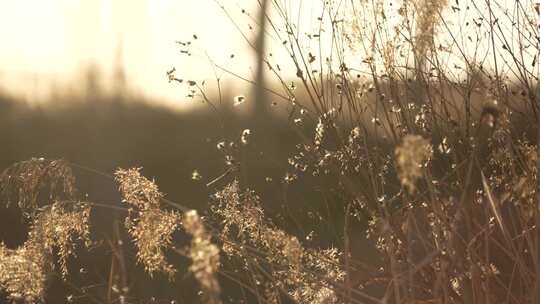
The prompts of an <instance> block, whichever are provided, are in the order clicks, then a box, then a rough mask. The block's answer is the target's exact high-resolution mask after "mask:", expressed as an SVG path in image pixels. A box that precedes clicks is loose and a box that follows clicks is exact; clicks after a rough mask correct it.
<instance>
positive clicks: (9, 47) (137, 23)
mask: <svg viewBox="0 0 540 304" xmlns="http://www.w3.org/2000/svg"><path fill="white" fill-rule="evenodd" d="M215 1H219V2H220V3H223V4H224V5H225V7H226V9H227V11H228V12H229V13H230V18H231V19H232V20H234V22H232V21H231V20H230V19H228V17H227V16H226V14H225V13H224V12H223V10H222V9H221V8H220V7H219V5H217V4H216V2H215ZM507 1H511V0H502V2H501V3H506V2H507ZM281 2H282V3H286V5H287V10H288V11H289V12H292V13H293V15H294V12H302V13H301V14H300V18H297V17H296V16H291V18H294V20H293V22H294V23H297V22H298V21H300V23H301V27H300V29H299V30H298V31H299V33H300V35H304V34H305V33H308V32H312V31H313V30H314V27H316V23H317V21H316V17H318V15H319V14H320V12H321V5H322V3H323V2H324V1H322V0H306V1H301V0H290V1H289V0H283V1H281ZM462 6H463V4H462ZM509 7H511V6H509ZM257 8H258V1H256V0H0V41H1V45H2V46H1V47H0V89H2V90H5V91H7V92H9V93H11V94H15V95H19V96H22V97H25V98H26V99H27V100H29V101H39V100H44V99H47V97H48V96H49V93H51V92H54V91H55V90H58V91H66V90H71V91H73V92H75V93H77V92H81V91H83V90H84V89H85V84H84V80H85V79H86V75H87V74H86V73H87V71H88V68H89V67H94V68H95V69H97V70H98V71H99V72H100V73H99V77H98V80H99V83H100V84H101V85H102V86H103V87H104V88H105V89H111V88H112V87H113V86H114V85H115V84H116V82H115V81H113V80H114V79H115V77H114V75H115V72H116V71H117V70H118V69H119V68H122V69H123V71H124V73H125V75H126V78H127V83H128V85H129V88H130V89H131V90H132V91H133V92H134V93H137V94H142V95H144V96H147V97H149V98H151V99H155V100H160V101H163V102H166V103H168V104H170V105H174V106H183V105H186V104H188V102H186V98H185V97H184V96H185V95H186V91H185V90H182V89H181V88H179V86H176V85H171V84H169V83H168V82H167V77H166V71H167V70H169V69H171V68H172V67H175V68H176V70H177V75H178V77H180V78H183V79H194V80H202V79H205V78H206V79H210V80H211V78H212V73H213V72H212V69H211V67H210V64H209V60H208V58H206V56H207V55H208V56H209V57H210V58H211V59H212V60H214V61H216V62H218V63H220V64H224V65H227V67H228V68H230V69H231V70H233V71H235V72H237V73H239V74H241V75H243V76H245V77H247V78H251V77H252V75H253V73H254V71H253V70H251V69H250V67H252V66H253V62H254V56H253V52H252V50H251V49H250V48H249V47H248V45H247V44H246V42H245V41H244V40H243V39H242V36H241V34H240V32H239V29H240V30H242V31H244V32H247V33H249V30H248V29H249V27H250V26H253V28H254V29H255V30H254V31H253V33H255V32H256V28H257V27H256V26H255V24H254V23H255V22H254V20H251V19H250V16H249V15H248V14H246V13H251V14H252V16H254V17H255V18H256V16H257ZM503 8H504V7H503ZM243 9H244V10H245V13H242V10H243ZM468 14H469V12H463V13H462V16H463V17H466V16H470V15H468ZM448 16H449V18H453V17H452V16H455V14H449V15H448ZM445 19H447V20H449V19H448V18H445ZM463 21H464V20H457V19H456V20H454V21H453V22H455V24H456V26H457V25H462V24H463ZM449 23H451V22H449ZM235 24H236V25H237V26H238V27H239V28H237V27H235ZM329 32H330V31H329ZM456 33H457V32H456ZM194 34H196V35H197V37H198V39H197V40H196V41H194V44H193V47H192V52H193V56H191V57H187V56H185V55H182V54H181V53H180V50H182V49H185V48H183V47H181V46H180V45H179V44H177V43H176V41H187V40H193V35H194ZM458 34H459V35H461V36H463V37H465V36H464V35H468V33H467V32H459V33H458ZM329 35H330V33H324V34H323V35H321V40H323V39H325V37H329ZM461 36H460V37H461ZM302 37H305V36H302ZM463 37H461V38H462V39H464V38H463ZM249 38H252V37H249ZM458 38H459V37H458ZM326 39H328V38H326ZM304 40H305V39H304ZM269 42H270V43H272V42H273V43H276V44H277V45H278V46H280V47H281V41H277V40H275V39H274V40H272V38H271V39H270V41H269ZM308 43H309V42H308ZM322 44H323V45H330V44H331V43H330V40H327V41H325V40H323V41H322ZM272 49H273V50H274V49H275V47H274V48H272ZM233 53H234V54H235V58H234V59H232V60H231V59H229V56H230V55H231V54H233ZM284 54H285V53H282V54H281V55H280V54H279V53H277V52H274V57H273V59H274V61H277V62H280V63H281V66H282V67H285V68H286V67H287V66H288V67H289V68H292V66H291V65H290V64H289V65H287V64H286V63H285V64H284V62H287V61H288V60H289V58H287V56H285V55H284ZM280 56H281V57H280ZM319 57H320V56H319ZM355 58H356V57H355ZM358 62H360V60H358ZM295 72H296V71H293V72H292V73H291V76H294V74H295ZM238 93H242V92H238Z"/></svg>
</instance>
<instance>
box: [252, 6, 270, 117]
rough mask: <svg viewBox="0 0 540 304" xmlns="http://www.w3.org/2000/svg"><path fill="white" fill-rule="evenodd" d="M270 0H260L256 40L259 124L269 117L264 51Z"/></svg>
mask: <svg viewBox="0 0 540 304" xmlns="http://www.w3.org/2000/svg"><path fill="white" fill-rule="evenodd" d="M268 2H269V1H268V0H261V1H259V3H260V6H261V9H260V11H259V18H258V19H259V25H260V27H259V33H258V34H257V40H256V42H255V52H256V56H257V70H256V78H255V82H256V85H255V92H254V93H255V94H254V96H255V100H254V103H255V117H256V119H258V120H259V123H258V125H261V123H262V122H264V121H266V120H267V119H268V103H267V100H266V92H265V85H266V83H265V71H264V69H265V61H264V53H265V47H266V37H265V33H266V16H267V11H268Z"/></svg>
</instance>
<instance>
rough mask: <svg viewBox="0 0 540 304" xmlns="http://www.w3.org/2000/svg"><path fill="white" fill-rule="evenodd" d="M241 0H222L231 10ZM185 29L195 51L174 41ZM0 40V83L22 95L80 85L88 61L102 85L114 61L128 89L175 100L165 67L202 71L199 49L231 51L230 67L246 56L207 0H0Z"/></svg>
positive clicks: (184, 72) (193, 73) (214, 54)
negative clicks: (190, 53) (189, 51)
mask: <svg viewBox="0 0 540 304" xmlns="http://www.w3.org/2000/svg"><path fill="white" fill-rule="evenodd" d="M249 2H250V1H234V2H233V3H234V6H230V5H229V7H230V9H231V12H232V13H233V16H234V17H235V18H236V17H238V16H237V15H235V14H236V13H238V12H240V11H241V9H240V7H241V6H242V5H244V4H246V3H249ZM251 3H254V1H251ZM246 8H249V5H247V6H246ZM244 19H245V18H244ZM238 20H240V23H241V22H242V21H241V19H238ZM244 23H245V25H246V27H247V22H244ZM193 34H196V35H197V36H198V37H199V39H198V40H197V47H195V49H196V50H197V54H198V55H199V56H192V57H189V58H187V57H186V56H182V55H181V54H180V49H181V47H180V46H179V45H178V44H176V43H175V41H178V40H188V39H192V36H193ZM0 41H2V47H1V48H0V87H1V88H3V89H5V90H7V91H8V92H10V93H13V94H17V95H22V96H25V97H26V98H27V99H29V100H36V99H42V98H46V96H47V94H48V92H49V91H50V90H51V88H55V87H56V88H65V87H69V88H70V89H72V90H78V89H80V87H81V86H82V85H81V81H80V80H82V79H84V78H85V73H86V69H87V67H89V66H94V67H96V68H98V69H99V70H100V72H101V73H103V74H101V76H100V79H99V80H100V82H101V83H102V84H103V85H104V87H105V88H107V87H109V86H110V84H111V81H110V78H109V77H111V76H112V75H113V73H114V72H115V69H117V68H118V64H119V63H121V66H122V67H123V68H124V70H125V73H126V77H127V78H128V81H129V85H130V87H131V88H132V89H133V90H135V91H137V92H140V93H142V94H144V95H147V96H149V97H153V98H159V99H166V100H168V102H170V103H177V102H178V100H179V99H180V100H182V96H183V95H182V94H181V93H180V92H179V90H178V88H177V87H176V86H172V85H170V84H169V83H168V82H167V78H166V76H165V72H166V71H167V70H169V69H170V68H171V67H173V66H174V67H176V69H177V70H178V74H179V75H180V76H182V77H191V78H200V77H202V76H204V75H208V74H209V71H210V70H209V65H208V63H207V60H206V59H205V58H204V52H208V54H209V56H210V57H211V58H213V59H214V60H216V61H218V62H226V60H227V58H228V56H229V55H230V54H231V53H233V52H234V53H235V54H237V58H241V59H242V60H243V62H241V63H236V66H238V65H239V64H240V65H244V66H246V67H248V66H249V65H250V62H249V61H250V58H252V57H251V55H250V54H251V52H250V51H249V50H248V49H247V48H246V45H245V44H243V43H242V42H241V40H240V36H239V33H238V31H237V30H236V29H235V27H234V25H233V24H232V23H231V22H230V21H229V20H228V19H227V17H226V15H225V14H224V13H223V11H222V10H221V9H220V8H219V6H218V5H217V4H216V3H215V2H214V1H213V0H47V1H44V0H17V1H13V0H0ZM119 61H121V62H119Z"/></svg>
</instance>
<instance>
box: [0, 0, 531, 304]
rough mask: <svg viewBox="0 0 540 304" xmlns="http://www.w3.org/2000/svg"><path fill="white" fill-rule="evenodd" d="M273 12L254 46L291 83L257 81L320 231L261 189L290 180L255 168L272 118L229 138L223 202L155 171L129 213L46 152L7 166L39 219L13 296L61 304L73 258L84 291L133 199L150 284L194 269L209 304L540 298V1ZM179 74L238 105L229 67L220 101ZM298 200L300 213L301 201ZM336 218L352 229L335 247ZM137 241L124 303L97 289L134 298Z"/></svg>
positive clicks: (129, 225) (8, 272)
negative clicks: (279, 114) (199, 197)
mask: <svg viewBox="0 0 540 304" xmlns="http://www.w3.org/2000/svg"><path fill="white" fill-rule="evenodd" d="M217 4H218V5H222V7H223V9H224V12H225V13H227V7H225V6H224V4H220V3H217ZM261 6H262V7H263V8H265V9H263V10H262V13H261V14H260V17H259V19H258V20H257V19H256V18H255V19H253V18H252V17H251V15H250V14H249V13H248V12H247V11H245V10H242V12H245V14H246V16H247V18H248V20H251V22H254V23H256V24H258V25H259V27H260V30H259V33H258V39H257V41H258V43H256V44H253V45H252V46H253V47H254V48H255V49H258V50H259V61H258V63H259V66H258V69H259V71H260V70H261V69H262V68H264V69H268V70H269V71H270V73H271V75H273V76H275V77H276V79H277V80H278V82H279V83H280V84H281V86H282V87H281V89H279V90H277V89H265V87H263V85H262V83H261V82H262V81H263V80H264V77H262V75H264V74H265V73H260V72H258V73H256V74H257V76H256V79H254V80H253V81H250V80H248V81H250V82H252V83H254V84H255V88H256V89H255V94H254V96H255V97H256V99H254V101H253V102H255V103H262V105H260V106H258V109H259V110H260V111H266V110H267V109H266V108H267V106H268V107H271V105H272V104H273V103H274V102H268V105H266V104H264V103H265V102H266V101H267V100H274V99H278V100H280V101H275V102H281V103H285V104H286V105H287V106H288V107H289V109H290V113H289V120H288V122H287V123H288V125H289V127H290V128H291V130H294V131H295V132H297V134H298V138H299V142H298V144H297V146H296V151H295V152H294V153H293V154H292V155H290V157H289V158H288V161H287V166H288V169H287V170H286V172H283V176H282V179H281V180H280V181H279V183H276V185H277V186H276V191H284V194H287V193H290V191H296V193H299V195H296V197H293V198H292V199H294V200H302V199H304V200H307V199H308V198H309V199H312V198H313V200H314V202H313V204H305V205H304V206H305V207H304V209H303V210H302V212H304V213H305V214H308V215H309V216H310V217H311V218H314V220H313V221H312V222H311V224H307V223H305V222H304V225H295V224H294V223H295V219H294V218H293V217H289V218H282V217H280V216H279V215H275V214H273V213H271V212H268V210H266V208H265V207H266V206H267V203H266V202H263V201H262V197H261V196H260V195H258V194H257V192H256V190H257V189H252V190H250V189H248V187H247V186H248V185H250V181H249V179H250V178H253V176H259V177H263V178H265V179H266V180H267V181H269V182H270V181H271V177H267V176H266V173H265V172H258V173H253V172H252V171H250V169H251V168H250V165H249V164H246V163H245V161H244V160H245V158H246V157H245V154H246V153H247V152H249V151H251V152H252V153H253V151H254V149H251V150H250V149H247V147H249V146H256V144H257V142H260V141H264V140H265V139H261V138H257V134H258V131H259V130H262V128H265V127H267V124H266V123H265V122H264V120H267V119H268V117H266V116H264V115H261V117H260V120H262V122H261V121H258V122H257V123H254V124H252V125H251V127H250V128H247V127H246V128H243V129H244V130H243V131H240V132H238V134H239V136H237V137H236V138H233V139H228V138H223V139H221V140H219V141H218V142H217V143H216V146H217V149H218V150H219V151H221V152H222V155H223V159H224V166H225V171H224V173H223V174H221V175H219V176H218V177H217V178H215V179H212V180H210V181H208V183H207V186H208V187H209V188H213V187H217V186H218V185H219V188H218V189H217V191H216V192H215V193H214V194H213V195H212V196H211V202H210V207H209V208H208V210H206V211H199V212H196V211H194V210H191V209H190V208H186V207H185V206H183V205H181V204H179V203H175V202H173V201H171V200H168V199H166V198H165V196H164V194H163V193H161V192H160V191H159V189H158V186H157V185H156V183H155V182H153V181H152V180H149V179H147V178H145V177H144V176H142V175H141V171H140V169H139V168H133V169H118V170H116V172H115V173H114V176H111V178H112V179H113V180H114V181H116V182H117V183H118V188H119V192H120V194H121V196H122V205H121V206H117V205H107V204H104V203H102V202H88V201H86V199H84V197H82V196H80V195H79V194H78V193H77V190H76V185H75V178H74V176H73V174H72V171H71V167H72V166H73V164H71V163H69V162H66V161H50V160H46V159H32V160H29V161H26V162H21V163H17V164H15V165H13V166H12V167H10V168H8V169H6V170H5V171H4V172H3V173H2V175H1V177H0V184H1V190H2V193H3V199H5V201H6V202H7V203H13V204H17V206H18V207H19V208H20V209H21V210H22V211H23V214H24V216H25V218H26V219H27V220H28V222H29V223H30V229H29V236H28V238H27V241H26V242H25V243H24V244H23V245H21V246H20V247H18V248H14V249H12V248H7V247H6V246H5V245H1V247H0V286H1V287H2V289H3V291H4V292H5V293H6V294H7V297H8V298H9V299H11V300H13V301H15V302H16V301H26V302H35V301H41V300H43V299H44V298H45V297H46V293H47V277H48V274H49V273H50V272H53V271H55V269H59V270H60V272H61V273H62V275H63V277H64V278H65V279H66V284H68V283H69V269H68V268H69V267H68V263H67V260H68V258H69V257H70V256H72V255H73V254H74V250H75V244H77V243H79V241H82V243H84V245H85V246H86V247H88V248H92V246H93V243H94V242H97V240H96V238H98V237H99V236H98V235H92V233H91V227H90V226H91V225H90V222H91V221H90V214H91V212H92V211H91V210H92V209H97V208H120V209H122V210H125V211H126V212H127V216H126V217H125V227H126V230H127V235H128V236H129V238H130V239H131V241H132V243H133V245H134V246H133V247H131V250H132V251H133V255H135V256H136V262H137V264H138V265H141V266H142V267H143V268H144V269H145V271H147V272H148V274H149V275H150V276H153V275H156V274H164V275H166V276H167V277H168V278H169V279H170V280H175V279H177V278H178V277H179V273H186V274H189V275H191V276H192V277H193V278H195V280H196V282H197V284H198V286H199V290H200V291H199V294H200V297H199V300H200V301H201V302H203V303H222V302H227V301H229V302H240V301H243V302H248V303H252V302H253V303H397V304H401V303H538V302H539V301H540V277H539V276H540V234H539V233H538V231H537V226H538V225H540V201H539V196H538V194H537V193H536V191H537V189H538V187H539V184H538V182H539V181H538V177H537V172H538V169H539V166H540V156H539V154H538V138H539V136H540V129H539V122H538V119H539V118H540V117H539V113H538V110H539V109H538V101H537V97H536V96H537V95H538V93H539V91H538V89H539V87H538V67H536V61H537V55H538V52H539V50H540V47H539V43H540V36H539V35H538V31H539V27H538V22H539V20H538V18H539V17H538V15H539V13H538V7H537V6H535V4H534V3H531V2H527V1H526V2H515V3H506V2H493V1H490V0H487V1H486V2H484V3H477V2H471V1H466V2H465V3H462V2H457V1H456V2H455V3H447V2H445V1H437V0H418V1H411V0H405V1H403V2H399V3H392V2H390V3H387V2H383V1H352V2H350V3H349V2H347V3H344V2H340V1H324V2H323V3H322V8H321V11H319V12H315V14H314V16H315V21H313V22H314V23H311V26H313V25H315V26H314V28H308V29H306V28H304V27H303V26H302V25H301V24H299V21H296V22H295V20H299V18H298V19H297V18H295V16H294V14H293V11H294V9H292V8H291V6H289V3H288V2H284V1H264V0H263V1H262V2H261ZM312 13H313V12H312ZM249 28H250V29H251V28H252V27H251V26H250V27H249ZM239 29H240V30H241V29H242V26H241V24H240V23H239ZM256 34H257V33H256ZM244 37H246V39H247V40H248V41H249V38H248V37H249V33H244ZM262 37H270V38H271V39H272V40H273V41H278V42H279V44H280V45H282V48H283V49H282V50H284V51H285V52H286V54H288V57H289V58H291V62H290V63H289V64H288V66H289V67H290V66H293V67H294V70H295V73H296V77H297V78H296V79H295V80H294V82H293V83H291V82H290V81H288V80H286V77H285V76H284V74H282V68H281V66H285V64H286V63H281V66H280V65H279V63H276V62H273V60H274V59H273V58H274V57H273V55H272V54H270V53H269V52H263V51H262V48H261V45H262V46H264V40H265V39H263V38H262ZM195 39H197V38H195ZM181 44H182V46H183V47H189V46H190V45H192V44H191V43H187V42H182V43H181ZM328 44H329V45H328ZM185 53H186V54H188V53H189V52H188V51H186V52H185ZM212 65H213V66H214V67H215V68H216V70H221V71H222V72H225V73H226V74H227V69H226V67H222V66H220V65H218V64H216V63H214V62H212ZM175 72H176V71H175V70H171V71H170V72H169V73H167V76H168V77H169V79H170V80H171V81H172V82H174V83H180V84H181V85H184V84H186V85H187V86H188V87H189V89H190V90H191V94H190V97H193V98H196V97H201V98H202V99H203V101H205V102H206V103H208V104H209V105H210V107H211V108H212V109H213V110H214V111H216V113H217V114H218V115H219V114H220V106H221V104H222V103H224V102H225V101H223V98H222V95H221V88H220V80H221V78H220V77H221V76H219V75H223V74H222V73H216V79H215V80H216V84H217V87H218V95H217V97H216V100H213V99H212V98H210V97H209V96H210V95H209V94H207V92H206V91H205V90H206V86H204V85H202V84H201V85H199V84H198V83H197V82H196V81H191V80H190V81H184V80H181V79H180V78H178V77H177V76H176V75H174V73H175ZM283 73H284V72H283ZM229 74H230V73H229ZM233 76H237V77H241V76H239V75H237V74H234V75H233ZM246 80H247V79H246ZM269 95H270V96H273V97H272V99H270V98H268V96H269ZM245 99H246V98H245V97H244V96H238V97H236V98H235V100H234V101H231V102H235V103H237V104H239V103H242V102H244V100H245ZM224 124H225V122H224V121H221V124H218V126H217V127H218V128H219V127H223V125H224ZM262 152H267V151H262ZM78 168H79V169H81V167H80V166H79V167H78ZM82 169H85V168H82ZM85 170H88V169H85ZM248 172H249V173H248ZM193 179H200V175H199V174H198V173H197V172H194V173H193ZM278 186H279V187H278ZM314 193H316V194H315V195H314ZM320 201H324V203H325V204H322V206H325V208H326V209H327V211H328V212H322V211H321V208H320V206H321V204H318V202H320ZM285 203H287V204H290V205H291V206H294V202H291V198H288V199H285ZM268 204H271V202H270V203H268ZM331 210H334V211H335V210H338V212H332V211H331ZM201 212H204V216H200V215H199V213H201ZM291 223H293V224H291ZM323 223H324V224H323ZM329 227H332V229H334V230H335V233H334V234H332V235H333V238H328V237H327V238H323V237H322V236H323V235H328V234H327V231H325V230H327V229H329ZM119 229H120V228H118V227H117V230H119ZM176 234H182V235H185V237H184V238H183V240H184V242H182V241H179V240H177V238H176V237H175V235H176ZM118 235H119V233H118V232H115V233H113V235H112V236H111V238H110V240H113V241H109V243H108V245H107V246H109V248H110V251H111V252H112V256H113V258H112V262H111V266H110V274H109V278H108V281H107V286H108V288H107V289H106V292H105V294H103V295H90V294H88V293H85V292H81V295H80V296H81V297H80V298H77V299H80V300H81V301H83V299H84V301H90V300H91V301H93V302H104V303H113V302H120V303H128V302H131V300H130V297H129V294H130V292H131V291H130V289H129V283H128V281H129V276H128V275H127V274H126V271H125V269H126V265H125V264H126V259H125V255H126V254H129V253H126V252H124V250H123V249H122V248H123V247H122V244H121V243H122V242H121V240H120V238H119V237H118ZM364 239H365V240H366V241H365V242H359V240H364ZM360 243H361V244H362V245H363V246H365V247H362V246H359V244H360ZM368 247H369V248H368ZM374 252H375V253H376V258H373V257H371V256H370V255H372V254H373V253H374ZM172 255H179V256H181V257H184V258H186V259H187V260H189V261H190V262H189V263H190V264H189V266H188V267H185V268H181V267H180V265H176V264H175V263H173V262H171V261H172V260H171V256H172ZM224 286H227V288H224ZM68 300H71V301H73V298H70V299H68ZM178 301H181V299H178Z"/></svg>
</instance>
